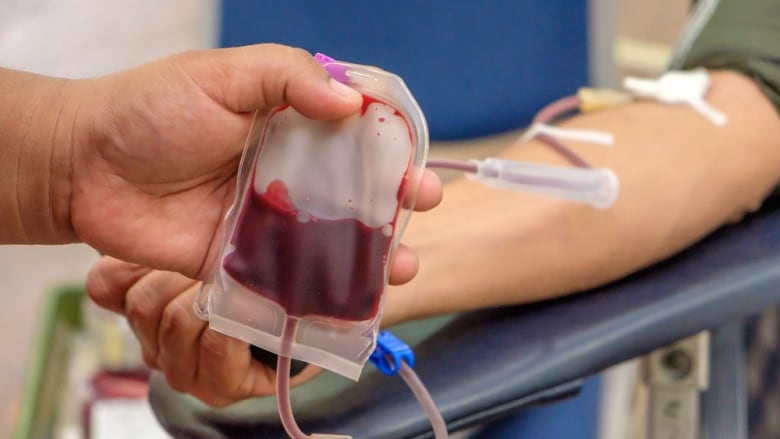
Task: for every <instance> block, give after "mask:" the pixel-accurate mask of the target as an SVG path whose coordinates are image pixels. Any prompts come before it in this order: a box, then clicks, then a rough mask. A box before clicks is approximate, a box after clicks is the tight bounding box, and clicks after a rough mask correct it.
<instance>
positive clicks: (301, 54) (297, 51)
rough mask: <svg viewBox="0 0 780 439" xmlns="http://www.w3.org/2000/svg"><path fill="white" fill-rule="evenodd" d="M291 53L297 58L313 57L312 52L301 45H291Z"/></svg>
mask: <svg viewBox="0 0 780 439" xmlns="http://www.w3.org/2000/svg"><path fill="white" fill-rule="evenodd" d="M289 49H290V55H291V56H292V57H295V58H304V59H309V58H311V57H312V55H311V53H310V52H309V51H308V50H306V49H303V48H301V47H290V48H289Z"/></svg>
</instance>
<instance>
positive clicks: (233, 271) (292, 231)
mask: <svg viewBox="0 0 780 439" xmlns="http://www.w3.org/2000/svg"><path fill="white" fill-rule="evenodd" d="M280 188H284V184H283V183H281V182H279V181H276V182H273V183H271V184H270V185H269V190H268V191H267V192H266V193H265V194H256V193H255V192H254V190H249V191H247V192H248V195H247V197H246V201H245V205H244V208H243V211H242V213H241V217H240V218H239V221H238V224H237V227H236V231H235V233H234V235H233V239H232V243H233V245H234V246H235V251H234V252H233V253H231V254H230V255H228V256H227V257H226V258H225V260H224V264H223V266H224V268H225V271H227V272H228V273H229V274H230V275H231V276H232V277H233V278H234V279H235V280H236V281H238V282H239V283H241V284H242V285H244V286H246V287H247V288H249V289H250V290H252V291H255V292H257V293H258V294H261V295H262V296H264V297H266V298H268V299H271V300H273V301H275V302H276V303H278V304H280V305H281V306H282V307H283V308H284V309H285V310H286V312H287V313H288V314H289V315H292V316H296V317H301V316H305V315H320V316H328V317H336V318H339V319H344V320H356V321H358V320H367V319H370V318H372V317H374V316H375V315H376V313H377V310H378V306H379V298H380V297H381V293H382V289H383V288H384V284H385V274H384V273H385V265H386V261H387V257H388V253H389V251H390V243H391V238H390V237H387V236H385V235H384V234H383V233H382V230H381V228H375V227H367V226H365V225H364V224H362V223H361V222H359V221H357V220H354V219H340V220H324V219H320V218H315V217H312V218H310V219H309V220H308V221H306V222H302V221H300V220H299V219H298V217H297V212H295V211H292V210H290V209H289V208H288V206H290V205H291V204H290V201H289V198H288V197H287V192H286V190H280ZM280 207H281V208H280Z"/></svg>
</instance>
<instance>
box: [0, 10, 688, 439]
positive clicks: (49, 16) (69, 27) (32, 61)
mask: <svg viewBox="0 0 780 439" xmlns="http://www.w3.org/2000/svg"><path fill="white" fill-rule="evenodd" d="M529 2H530V0H529ZM242 3H243V5H242ZM249 3H250V2H226V3H225V4H222V3H221V2H219V1H217V0H168V1H166V2H158V1H154V0H136V1H134V2H125V1H120V0H0V66H2V67H8V68H15V69H23V70H30V71H35V72H38V73H42V74H47V75H54V76H65V77H72V78H79V77H89V76H95V75H102V74H107V73H110V72H113V71H116V70H120V69H124V68H128V67H131V66H134V65H137V64H140V63H143V62H146V61H149V60H152V59H155V58H158V57H161V56H164V55H167V54H171V53H175V52H179V51H184V50H189V49H196V48H209V47H216V46H219V45H221V44H234V43H243V42H251V41H257V42H259V41H263V39H262V37H258V36H257V35H263V32H262V31H263V30H264V29H266V27H265V26H264V25H263V24H262V20H260V17H258V21H257V22H253V20H252V18H253V17H252V16H251V15H250V16H248V17H247V16H244V17H243V20H244V22H243V23H238V22H237V21H236V20H237V18H236V17H240V16H241V10H242V8H246V7H250V8H254V9H255V10H257V9H260V10H262V8H263V7H264V5H265V2H255V3H252V6H247V4H249ZM291 3H292V4H294V2H291ZM517 3H518V4H522V3H523V0H518V1H517ZM550 3H556V4H557V3H560V2H550ZM563 4H564V5H566V6H564V7H567V6H570V5H571V8H573V10H574V12H577V14H574V13H572V14H570V15H571V17H570V19H571V20H575V21H576V20H581V23H580V24H579V25H576V23H575V25H574V28H572V29H570V30H571V31H572V32H574V33H575V36H574V37H573V41H575V40H576V41H579V44H580V45H581V46H582V47H583V48H584V50H585V51H586V52H587V53H582V54H581V57H580V58H581V59H582V60H585V62H584V63H578V64H581V65H577V66H571V68H570V69H567V70H566V72H564V73H561V76H559V77H557V78H558V80H556V82H555V83H549V84H545V85H544V86H543V87H542V86H539V85H538V84H535V82H534V81H533V78H531V79H530V80H526V81H524V82H523V83H522V84H520V86H521V87H527V88H528V89H529V90H531V89H536V90H542V89H543V88H544V87H546V88H544V89H543V91H540V92H539V93H537V95H534V96H537V99H540V101H539V102H536V103H533V102H530V100H532V99H530V98H529V101H523V100H522V99H518V98H516V97H513V99H514V100H515V101H516V102H520V103H521V104H523V105H526V106H528V111H529V112H533V111H536V110H538V105H537V104H541V103H544V102H542V101H541V100H543V99H544V100H546V99H549V98H553V97H556V96H558V95H563V94H567V93H569V92H572V91H574V90H573V88H572V87H573V86H576V85H582V84H584V83H585V82H592V83H595V84H597V85H616V84H618V82H619V79H620V77H621V76H622V75H624V74H626V73H632V74H642V75H653V74H656V73H658V72H659V71H661V70H662V69H663V68H664V66H665V64H666V61H667V60H668V58H669V53H670V48H671V46H672V44H673V43H674V41H675V40H676V38H677V36H678V34H679V32H680V30H681V28H682V26H683V25H684V22H685V16H686V13H687V11H688V8H689V1H688V0H656V1H653V2H648V1H642V0H606V1H597V0H594V1H592V2H591V3H590V4H589V5H588V4H585V3H582V2H575V1H572V2H567V1H566V2H564V3H563ZM574 5H579V6H574ZM274 7H275V8H277V9H285V8H284V7H279V6H278V5H276V6H274ZM423 18H424V17H423ZM553 30H554V29H553ZM576 32H580V34H576ZM550 35H552V33H550V34H546V35H545V34H542V35H536V36H535V40H534V41H529V42H527V43H528V44H537V43H543V42H544V41H545V39H546V38H547V37H548V36H550ZM304 47H305V46H304ZM307 48H308V47H307ZM316 49H317V48H316V47H315V48H314V49H312V50H316ZM364 49H365V48H364ZM368 49H369V50H370V47H369V48H368ZM356 50H357V52H356V53H358V54H359V53H362V52H360V51H359V50H360V48H357V47H356ZM552 50H555V49H554V48H553V49H552ZM323 51H325V50H323ZM339 55H340V54H339ZM354 56H355V58H347V57H346V56H344V59H348V60H350V61H355V62H361V63H370V62H371V60H368V59H363V58H362V57H361V56H359V55H354ZM366 56H367V57H368V56H370V52H367V55H366ZM588 60H589V61H588ZM417 61H419V59H412V60H411V64H410V65H409V66H407V65H405V64H403V65H402V63H401V62H400V61H399V65H397V66H396V65H383V67H385V68H387V69H388V70H397V71H399V73H401V75H402V76H404V77H406V74H405V73H404V72H403V70H404V69H405V68H411V67H413V66H414V63H415V62H417ZM537 61H538V60H537ZM565 61H566V60H565ZM530 62H531V61H530V60H527V63H530ZM409 75H410V77H412V76H413V75H414V72H410V73H409ZM567 75H568V76H567ZM410 86H411V87H412V92H413V93H415V94H418V93H419V94H424V91H423V90H415V89H414V86H413V84H411V85H410ZM540 87H541V88H540ZM545 93H546V95H545ZM529 96H530V92H529ZM422 105H423V108H424V109H426V105H428V106H430V108H431V109H432V110H431V114H432V115H433V116H435V113H436V111H437V107H436V105H437V104H436V103H434V102H429V103H426V102H422ZM441 105H445V106H446V103H441ZM426 113H427V111H426ZM96 259H97V254H96V253H95V251H93V250H92V249H90V248H88V247H86V246H83V245H67V246H58V247H36V246H0V291H2V292H3V294H4V297H3V306H0V334H1V335H0V337H2V338H1V339H0V340H1V341H2V343H1V344H0V346H1V347H0V371H1V372H2V373H0V437H10V435H11V432H12V431H13V428H14V425H15V423H16V421H17V416H18V413H19V405H20V403H21V402H20V401H21V396H22V393H23V382H24V379H25V377H27V376H28V375H29V365H30V356H31V354H32V350H33V348H32V346H33V341H34V338H35V333H36V328H37V327H38V325H39V324H40V323H41V319H42V318H44V317H43V316H44V314H43V304H44V301H45V298H46V297H47V295H48V294H50V292H51V290H52V288H53V287H55V286H57V285H61V284H63V283H68V282H76V283H78V282H81V281H83V279H84V277H85V274H86V272H87V270H88V269H89V267H90V265H91V264H92V263H93V262H94V261H95V260H96Z"/></svg>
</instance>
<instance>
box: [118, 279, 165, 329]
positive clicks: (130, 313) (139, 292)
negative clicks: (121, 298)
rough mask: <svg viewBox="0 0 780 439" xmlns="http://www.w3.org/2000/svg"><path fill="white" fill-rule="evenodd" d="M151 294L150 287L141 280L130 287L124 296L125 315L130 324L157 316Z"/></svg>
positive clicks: (143, 321)
mask: <svg viewBox="0 0 780 439" xmlns="http://www.w3.org/2000/svg"><path fill="white" fill-rule="evenodd" d="M152 294H153V291H152V290H151V288H150V287H149V286H148V285H147V284H146V283H145V282H143V281H141V282H138V283H136V284H135V285H133V286H132V287H130V290H128V292H127V297H126V298H125V316H126V317H127V321H128V322H129V323H130V325H132V326H135V325H137V324H139V323H145V322H149V321H150V320H152V319H155V318H156V317H157V315H158V313H159V310H158V309H157V304H155V302H154V300H152Z"/></svg>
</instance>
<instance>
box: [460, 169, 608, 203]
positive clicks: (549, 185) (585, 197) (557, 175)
mask: <svg viewBox="0 0 780 439" xmlns="http://www.w3.org/2000/svg"><path fill="white" fill-rule="evenodd" d="M471 163H474V164H475V165H476V167H477V170H476V172H475V173H474V174H467V175H468V176H469V178H471V179H474V180H479V181H481V182H482V183H483V184H485V185H486V186H490V187H494V188H499V189H510V190H515V191H522V192H529V193H534V194H540V195H547V196H551V197H556V198H563V199H567V200H571V201H577V202H580V203H586V204H590V205H591V206H593V207H595V208H597V209H606V208H608V207H610V206H612V204H614V202H615V200H616V199H617V196H618V192H619V188H620V184H619V181H618V178H617V176H616V175H615V173H614V172H612V171H611V170H609V169H604V168H572V167H564V166H555V165H546V164H539V163H530V162H521V161H512V160H503V159H496V158H487V159H485V160H484V161H482V160H471Z"/></svg>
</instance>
